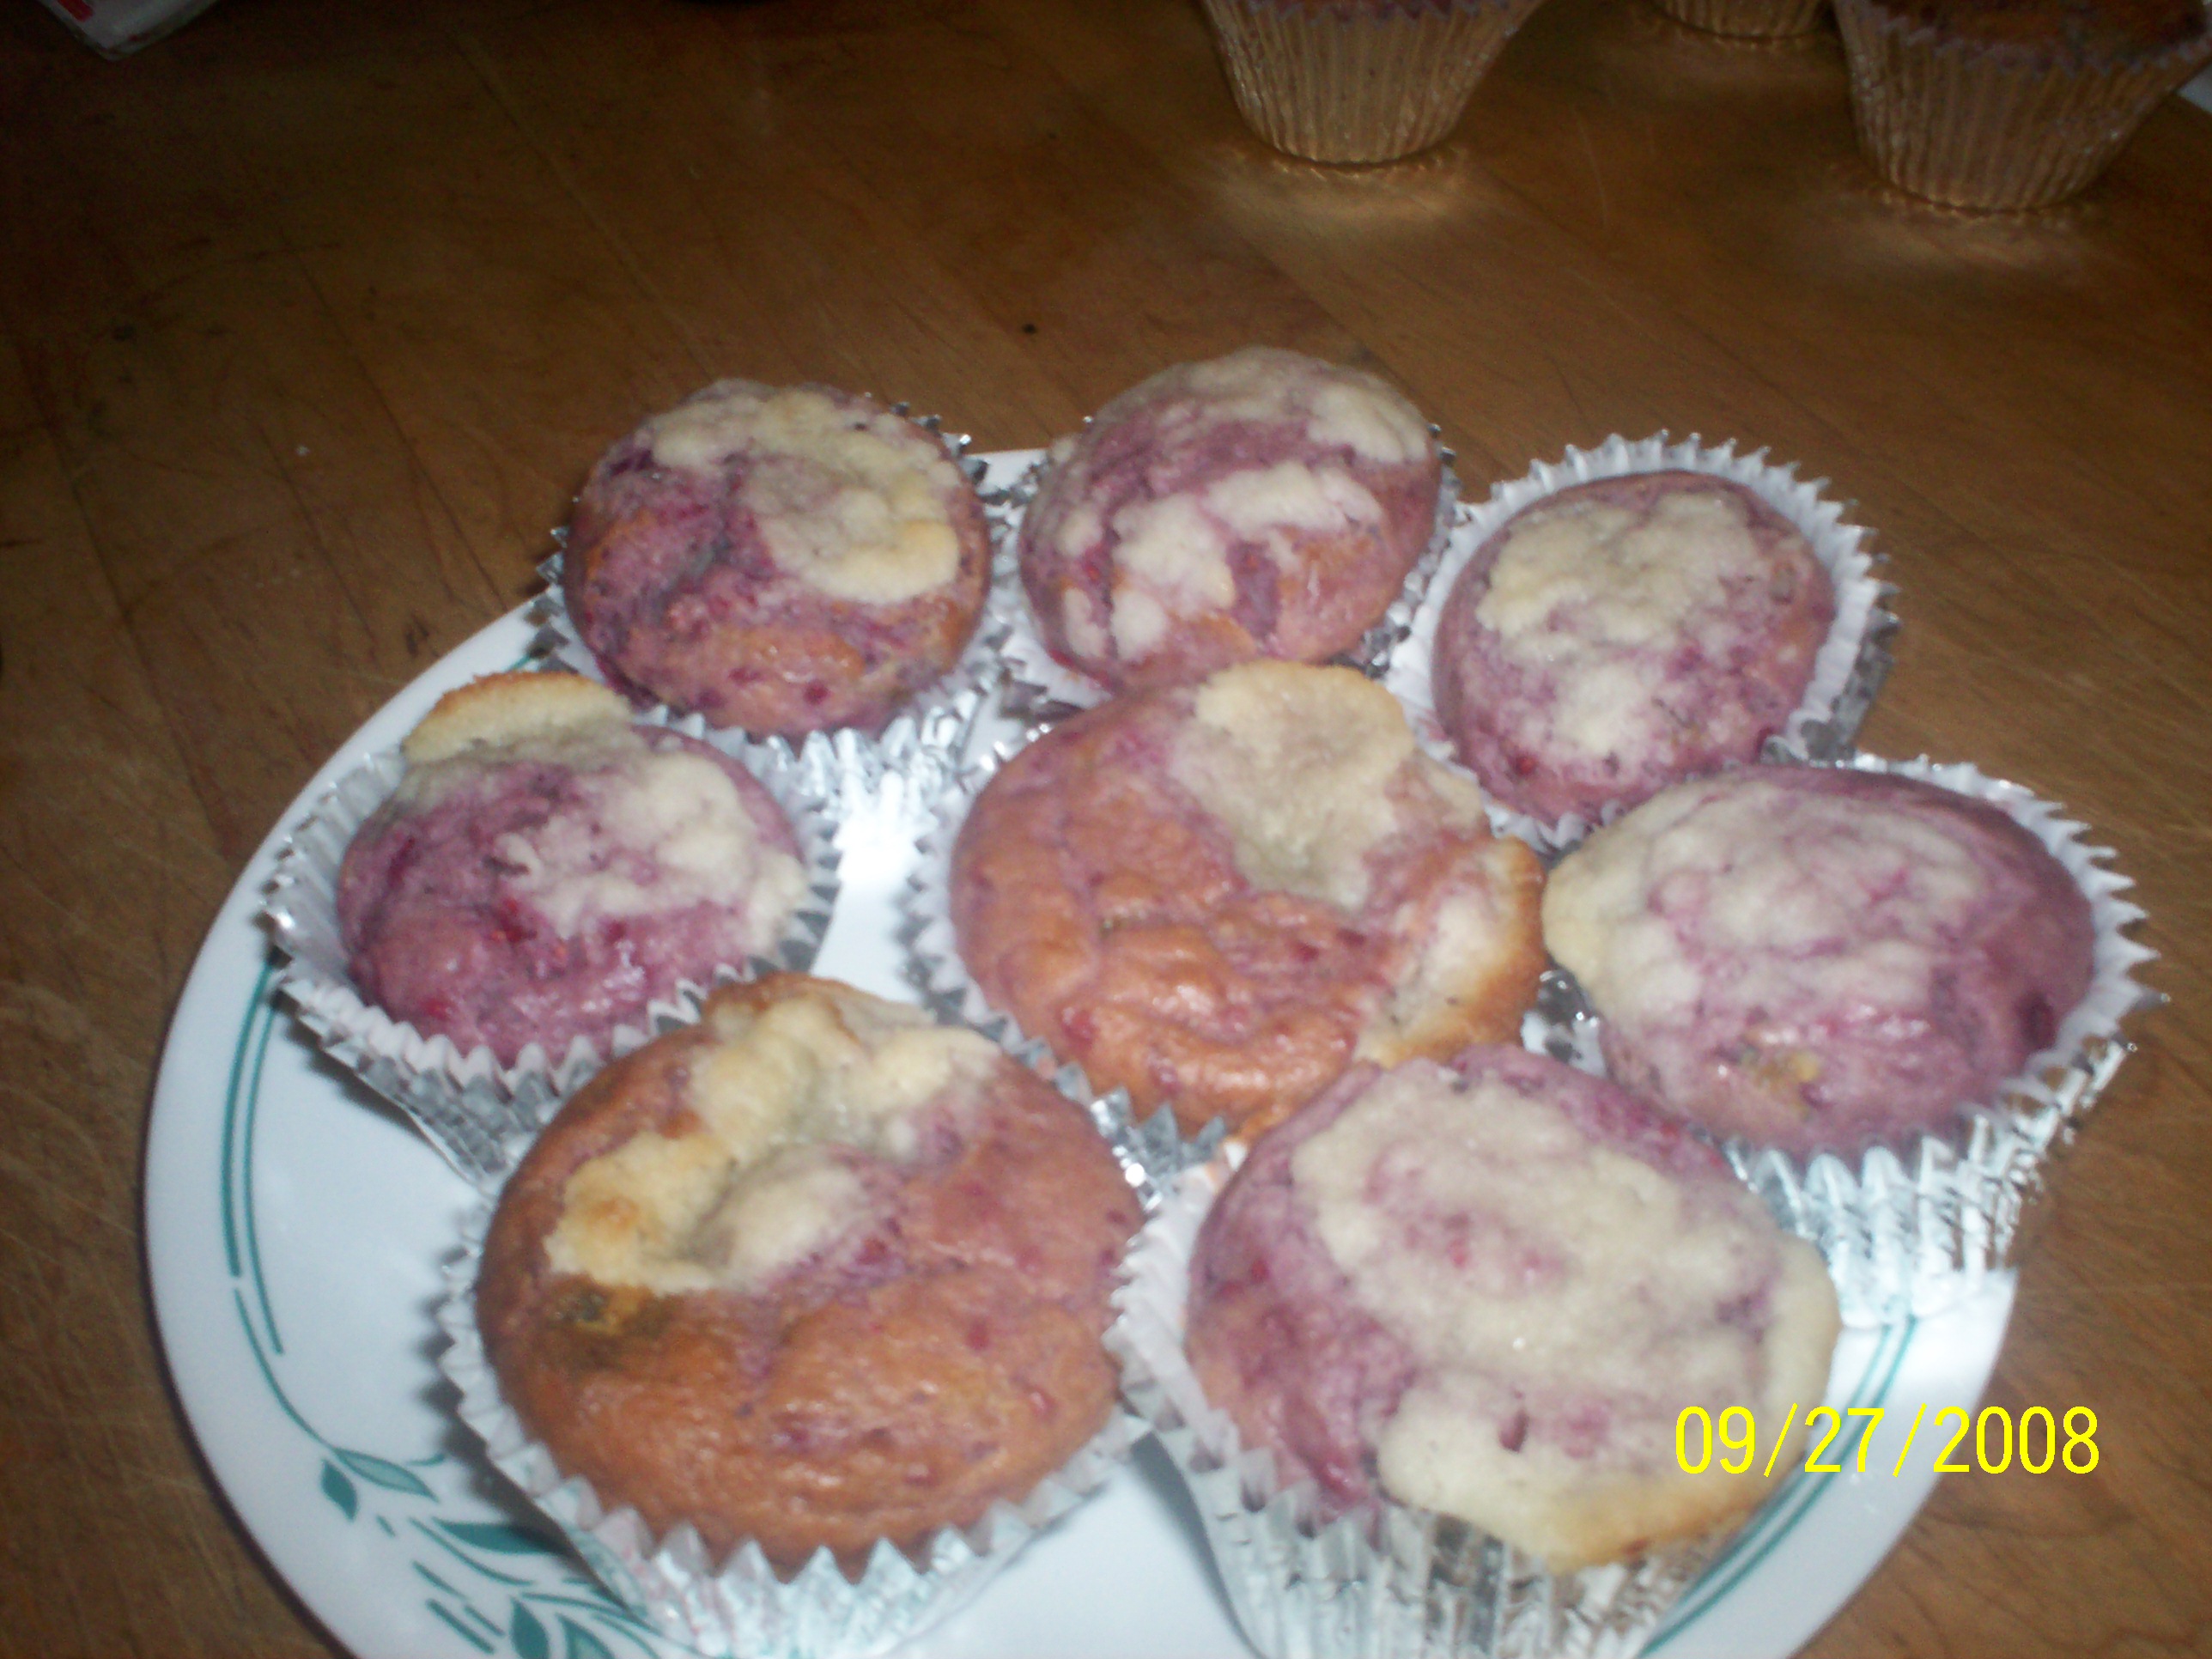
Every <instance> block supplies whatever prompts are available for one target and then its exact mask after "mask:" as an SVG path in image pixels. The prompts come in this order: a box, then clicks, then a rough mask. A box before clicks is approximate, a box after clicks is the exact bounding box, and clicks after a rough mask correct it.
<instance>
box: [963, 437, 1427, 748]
mask: <svg viewBox="0 0 2212 1659" xmlns="http://www.w3.org/2000/svg"><path fill="white" fill-rule="evenodd" d="M1084 424H1085V425H1086V426H1088V425H1089V424H1090V422H1089V421H1087V420H1086V421H1085V422H1084ZM1430 430H1431V432H1433V431H1435V430H1436V428H1433V427H1431V428H1430ZM1442 453H1443V480H1442V482H1441V483H1439V484H1438V486H1437V515H1436V523H1435V526H1434V528H1433V530H1432V531H1431V534H1430V537H1429V544H1428V545H1427V546H1426V547H1425V548H1423V549H1422V550H1421V553H1420V556H1419V557H1418V558H1417V559H1415V560H1414V561H1413V566H1412V568H1410V569H1409V570H1408V571H1407V573H1406V580H1405V583H1404V585H1403V586H1401V587H1400V588H1399V590H1398V597H1397V598H1396V599H1393V600H1391V602H1390V604H1389V608H1388V609H1386V610H1385V611H1383V615H1382V616H1381V617H1379V618H1378V619H1377V620H1376V623H1375V624H1374V626H1373V627H1371V628H1370V629H1368V630H1367V631H1366V632H1365V633H1364V634H1362V635H1360V636H1359V642H1358V644H1357V645H1355V646H1353V647H1352V649H1351V650H1349V651H1346V652H1345V653H1342V654H1340V655H1339V656H1336V657H1333V658H1331V659H1330V660H1331V661H1332V662H1337V663H1341V664H1342V665H1345V666H1346V667H1347V668H1356V669H1358V671H1360V672H1361V673H1363V674H1364V675H1366V676H1367V677H1368V678H1370V679H1380V678H1382V677H1383V673H1384V671H1386V670H1387V669H1388V668H1389V665H1390V659H1391V657H1392V654H1393V653H1395V651H1396V650H1397V648H1398V647H1399V645H1400V644H1401V642H1403V641H1404V640H1405V638H1406V635H1407V631H1408V630H1409V629H1411V628H1412V627H1413V613H1414V611H1415V609H1416V607H1418V606H1419V604H1420V602H1421V596H1422V595H1423V594H1424V593H1425V592H1427V591H1428V587H1429V583H1430V581H1431V579H1432V578H1433V576H1434V575H1435V574H1436V569H1437V562H1439V561H1440V560H1441V559H1443V556H1444V549H1445V544H1446V540H1447V538H1448V537H1449V534H1450V532H1451V528H1452V524H1453V522H1454V520H1455V516H1456V514H1457V512H1458V510H1459V506H1460V501H1459V474H1458V472H1457V471H1455V469H1454V467H1453V461H1454V459H1455V457H1454V456H1453V454H1452V452H1451V451H1450V450H1449V449H1444V450H1443V451H1442ZM1050 465H1051V461H1050V459H1049V458H1046V459H1039V460H1038V461H1036V463H1034V464H1033V465H1030V467H1029V468H1028V469H1026V470H1025V471H1024V472H1023V474H1022V476H1021V477H1018V478H1017V479H1016V480H1015V481H1014V482H1013V483H1011V484H1009V485H1008V486H1007V487H1006V489H1004V490H1000V491H997V492H994V494H993V495H989V496H987V497H986V501H985V505H986V509H987V511H988V513H990V515H991V520H992V529H993V532H994V540H995V543H996V552H995V554H994V557H993V559H992V562H991V595H990V598H989V599H987V600H986V601H985V604H984V617H985V618H986V625H987V626H988V627H990V628H991V629H993V631H994V635H995V637H996V638H997V639H998V640H999V641H1000V651H1001V653H1003V655H1004V658H1005V661H1006V706H1007V709H1008V712H1010V713H1011V714H1013V715H1015V716H1016V717H1017V718H1018V719H1021V720H1029V721H1033V722H1035V723H1036V724H1039V725H1047V724H1049V723H1051V722H1052V721H1054V720H1064V719H1066V717H1067V716H1068V715H1070V714H1077V713H1079V712H1080V711H1082V710H1083V709H1085V708H1097V706H1098V705H1099V704H1100V703H1102V702H1105V701H1106V700H1107V699H1108V698H1109V697H1110V696H1113V695H1114V693H1113V692H1112V691H1111V690H1109V689H1108V688H1107V687H1106V686H1104V685H1102V684H1100V683H1099V682H1098V681H1097V680H1094V679H1092V678H1091V677H1090V676H1089V675H1088V674H1085V673H1082V672H1080V671H1078V670H1076V669H1073V668H1070V667H1068V666H1067V665H1066V664H1064V663H1062V662H1061V661H1060V660H1059V659H1057V658H1056V657H1054V655H1053V654H1052V653H1051V652H1050V651H1048V650H1047V649H1046V648H1045V643H1044V640H1043V637H1042V635H1040V634H1039V633H1038V632H1037V628H1036V621H1035V619H1034V618H1033V617H1031V616H1030V606H1029V597H1028V594H1027V593H1026V592H1025V591H1024V588H1023V586H1022V574H1021V551H1020V548H1021V532H1022V520H1023V519H1024V517H1025V516H1027V514H1028V512H1029V508H1030V502H1031V501H1035V500H1036V493H1037V489H1038V488H1039V487H1040V486H1041V485H1042V483H1043V482H1044V475H1045V473H1046V471H1047V470H1048V468H1049V467H1050Z"/></svg>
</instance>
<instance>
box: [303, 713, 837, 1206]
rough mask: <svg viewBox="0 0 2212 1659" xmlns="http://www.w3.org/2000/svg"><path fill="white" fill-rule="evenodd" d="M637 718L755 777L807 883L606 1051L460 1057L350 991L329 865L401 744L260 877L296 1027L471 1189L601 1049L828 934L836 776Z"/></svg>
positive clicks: (376, 800)
mask: <svg viewBox="0 0 2212 1659" xmlns="http://www.w3.org/2000/svg"><path fill="white" fill-rule="evenodd" d="M638 724H640V725H643V726H653V727H656V728H665V729H667V730H670V731H673V732H680V733H682V734H683V735H684V736H686V737H692V738H701V739H702V740H703V741H705V742H707V743H708V744H713V745H714V747H715V748H716V749H718V750H721V751H722V752H723V753H724V754H726V755H730V756H732V757H734V758H735V759H737V760H738V761H739V762H740V763H743V764H744V767H745V769H747V770H748V771H750V773H751V774H752V775H754V776H755V777H756V778H758V779H759V780H760V781H761V782H762V783H763V785H764V786H765V787H767V789H768V792H769V794H771V795H772V796H774V797H775V802H776V805H779V806H780V807H781V808H782V809H783V813H784V816H785V817H787V819H789V820H790V823H791V827H792V830H793V834H794V835H795V836H797V838H798V841H799V859H800V862H801V863H802V864H803V865H804V866H805V875H806V890H805V896H804V897H803V898H802V899H801V900H800V902H799V908H798V910H797V911H796V912H795V913H794V914H793V916H792V919H791V921H789V922H788V923H787V925H786V926H785V927H784V930H783V933H782V937H781V939H779V940H778V941H777V943H776V945H775V950H774V951H773V952H772V953H771V955H770V956H769V957H755V958H753V959H752V960H750V961H748V962H732V963H722V964H720V965H719V966H718V967H717V968H716V969H715V970H714V973H713V975H711V976H710V978H709V980H708V982H707V983H706V984H703V985H699V984H692V983H690V982H689V981H685V982H683V983H680V984H679V985H678V987H677V989H676V992H675V994H674V995H673V996H671V997H670V998H668V999H666V1000H661V1001H656V1002H653V1003H651V1004H649V1005H648V1006H647V1009H646V1012H645V1015H644V1018H643V1020H642V1022H641V1024H638V1025H635V1026H632V1025H623V1026H619V1027H617V1029H616V1030H615V1032H614V1034H613V1037H612V1039H611V1054H606V1055H602V1054H600V1053H599V1049H598V1048H597V1047H596V1046H595V1045H593V1044H592V1042H591V1041H590V1040H589V1039H588V1038H584V1037H579V1038H577V1039H576V1041H575V1042H574V1043H572V1044H571V1045H570V1046H569V1048H568V1052H567V1053H566V1054H562V1055H559V1056H549V1055H547V1054H545V1053H544V1051H543V1050H542V1049H540V1048H538V1047H537V1046H536V1045H534V1044H533V1045H532V1046H531V1047H529V1048H525V1049H524V1050H523V1051H522V1054H520V1057H518V1059H517V1060H516V1061H515V1063H514V1064H513V1065H512V1066H501V1064H500V1063H499V1061H498V1060H497V1058H496V1057H495V1055H494V1054H492V1051H491V1050H490V1049H489V1048H485V1047H478V1048H475V1049H473V1050H471V1051H470V1052H468V1053H466V1054H464V1053H463V1052H461V1050H460V1049H459V1048H458V1047H457V1046H456V1045H455V1044H454V1042H453V1039H451V1038H450V1037H446V1036H425V1035H424V1034H423V1033H422V1031H420V1030H417V1029H416V1027H415V1026H414V1025H413V1024H411V1023H410V1022H408V1021H405V1020H398V1019H394V1018H392V1016H391V1015H389V1014H387V1013H386V1012H384V1010H382V1009H381V1008H379V1007H377V1006H375V1005H374V1004H373V1003H370V1002H368V1000H365V999H364V998H363V997H362V994H361V993H360V991H359V990H358V989H356V987H355V985H354V983H353V981H352V980H351V978H350V977H349V975H348V974H347V971H346V949H345V943H344V940H343V938H342V937H341V936H340V933H339V927H338V916H337V887H338V872H339V869H340V867H341V866H343V863H344V861H345V854H346V848H348V847H349V846H350V845H351V844H352V842H353V838H354V835H355V833H356V831H357V830H359V829H360V828H361V826H362V824H363V823H366V822H367V821H368V818H369V817H370V816H371V815H372V814H373V813H374V812H375V811H376V810H377V808H379V807H380V806H381V805H383V804H384V803H385V802H386V800H387V799H390V798H391V796H392V792H393V791H394V790H396V789H397V788H398V787H399V781H400V779H401V778H402V777H403V776H404V775H405V773H406V769H407V767H406V762H405V760H404V758H403V757H402V756H401V754H400V751H399V750H397V749H387V750H384V751H382V752H381V753H380V754H377V755H373V756H371V757H369V758H368V760H366V761H364V762H363V763H362V764H361V765H360V766H358V767H356V769H354V770H353V771H351V772H349V773H348V774H347V775H345V776H343V777H342V778H340V779H339V780H338V781H337V782H336V783H335V784H333V785H331V787H330V788H329V789H328V790H327V791H326V792H325V793H324V795H323V797H322V799H320V800H319V801H318V802H317V803H316V805H315V807H314V810H313V811H312V812H311V813H309V815H308V816H307V819H306V821H305V822H303V823H301V825H300V826H299V827H298V828H297V829H295V830H293V832H292V833H291V835H290V836H288V837H286V839H285V842H284V846H283V849H282V851H281V852H280V853H279V854H278V855H277V860H276V872H275V873H274V874H273V875H272V876H271V877H270V881H269V886H268V890H267V894H266V896H264V900H263V902H262V908H261V915H262V919H263V921H264V923H265V924H266V925H267V927H268V928H269V930H270V933H271V934H272V935H273V936H274V937H275V939H276V944H277V946H278V947H279V948H280V949H281V950H282V951H284V953H285V954H286V955H287V956H288V957H289V958H290V960H289V962H288V963H287V964H286V965H285V969H284V972H283V978H282V980H281V981H279V985H280V988H281V989H282V990H283V994H284V995H285V997H286V998H287V999H288V1000H289V1001H290V1002H291V1004H292V1006H293V1010H294V1012H295V1013H296V1014H297V1015H298V1016H299V1018H300V1022H301V1024H303V1025H305V1026H306V1027H307V1029H308V1030H310V1031H312V1032H313V1033H314V1035H315V1038H316V1040H317V1041H318V1042H320V1043H321V1045H322V1046H323V1048H324V1049H325V1052H327V1053H328V1054H330V1055H331V1057H332V1058H333V1059H335V1060H337V1061H338V1062H339V1063H340V1064H341V1065H343V1066H347V1067H349V1069H351V1070H352V1071H353V1072H354V1073H356V1074H357V1075H358V1076H359V1077H360V1078H361V1079H362V1081H363V1082H365V1083H367V1084H368V1085H369V1086H370V1087H371V1088H373V1089H374V1090H375V1091H377V1092H378V1093H379V1094H380V1095H383V1096H384V1097H386V1098H387V1099H389V1100H391V1101H392V1102H393V1103H395V1104H397V1105H398V1106H399V1107H400V1108H401V1109H403V1110H404V1111H405V1112H406V1113H407V1115H409V1116H410V1118H412V1119H413V1120H414V1121H415V1123H416V1127H419V1128H420V1129H421V1130H422V1133H424V1134H426V1135H427V1136H428V1137H429V1139H430V1141H431V1144H432V1145H434V1146H436V1147H437V1148H438V1150H439V1151H440V1152H442V1153H444V1154H445V1156H446V1158H447V1161H448V1162H449V1163H451V1164H453V1167H454V1168H455V1169H456V1170H459V1171H460V1173H461V1174H462V1175H463V1176H465V1177H466V1178H467V1179H468V1180H470V1181H471V1182H476V1183H477V1184H478V1185H480V1186H481V1185H483V1184H486V1183H489V1182H497V1181H498V1180H500V1179H501V1178H503V1177H504V1176H505V1175H506V1173H507V1170H509V1169H510V1168H512V1167H513V1160H514V1158H516V1157H517V1156H518V1155H519V1153H520V1148H521V1147H522V1146H526V1145H527V1144H528V1141H529V1139H530V1138H531V1137H532V1135H534V1134H535V1133H536V1132H537V1130H538V1127H539V1126H540V1125H542V1124H543V1123H544V1121H545V1120H546V1119H547V1118H548V1117H550V1115H552V1112H553V1110H554V1109H555V1108H556V1106H558V1105H559V1104H560V1103H561V1102H562V1100H564V1099H566V1098H567V1097H568V1095H570V1094H571V1093H573V1092H574V1091H575V1089H576V1088H577V1086H578V1085H580V1084H581V1083H582V1082H583V1081H584V1080H585V1079H586V1078H588V1077H590V1076H591V1075H592V1073H594V1072H596V1071H598V1070H599V1067H600V1066H602V1065H604V1064H605V1061H606V1060H608V1059H611V1058H614V1057H615V1056H618V1055H621V1054H628V1053H629V1051H630V1050H631V1049H633V1048H637V1047H639V1046H640V1045H641V1044H643V1043H645V1042H648V1041H650V1040H651V1039H652V1038H653V1037H654V1036H658V1035H659V1033H660V1032H662V1031H665V1030H670V1029H671V1028H672V1027H675V1026H678V1025H688V1024H691V1023H692V1022H694V1021H695V1020H696V1019H697V1018H699V1007H700V1004H701V1003H702V1001H703V1000H705V998H706V996H707V994H708V992H710V991H711V990H712V989H713V988H714V987H715V986H717V985H721V984H726V983H728V982H730V981H734V980H740V979H750V978H753V977H755V976H756V975H759V974H762V973H765V972H771V971H774V970H775V969H787V968H788V969H805V968H806V967H809V966H811V964H812V963H813V961H814V957H815V953H816V951H818V950H819V949H820V948H821V945H822V939H823V934H824V933H827V932H828V931H829V915H830V911H831V909H832V908H833V907H834V905H835V904H836V896H837V863H838V854H837V847H836V831H837V825H838V823H839V821H840V817H841V813H840V811H839V810H838V808H839V805H840V804H841V801H842V791H841V789H840V788H839V787H838V785H839V784H840V782H841V781H842V780H840V779H838V778H837V777H836V776H835V775H829V772H828V769H827V768H825V767H823V766H820V765H811V764H808V763H805V761H803V760H801V759H800V758H799V757H794V756H793V753H792V751H791V750H790V748H789V747H788V745H784V744H762V743H754V742H751V741H750V740H749V739H747V738H745V737H744V735H743V734H742V733H738V732H717V731H714V730H713V729H712V728H710V727H708V726H707V724H706V723H705V722H704V721H703V720H701V719H700V718H699V717H698V716H697V715H696V714H694V715H688V716H685V717H684V718H681V719H672V718H671V717H670V715H669V714H668V713H667V711H666V710H665V709H661V710H656V711H654V712H653V713H652V714H646V715H641V716H640V717H639V720H638Z"/></svg>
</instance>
